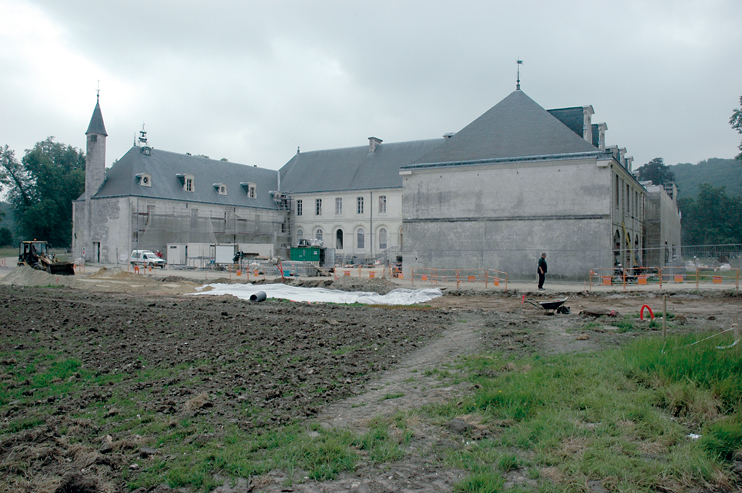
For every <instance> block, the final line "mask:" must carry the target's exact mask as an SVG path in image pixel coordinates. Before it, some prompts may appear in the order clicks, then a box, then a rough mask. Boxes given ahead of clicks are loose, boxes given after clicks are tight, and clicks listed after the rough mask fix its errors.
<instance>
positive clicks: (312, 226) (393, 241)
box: [292, 188, 402, 257]
mask: <svg viewBox="0 0 742 493" xmlns="http://www.w3.org/2000/svg"><path fill="white" fill-rule="evenodd" d="M292 216H293V223H294V224H293V231H292V234H293V243H294V245H296V242H297V241H298V240H299V239H301V238H313V239H315V238H316V239H321V240H322V241H323V244H324V246H326V247H328V248H334V249H335V254H336V255H338V256H359V257H378V256H380V255H383V254H384V253H385V252H397V251H399V250H400V247H401V244H400V239H401V238H400V233H401V229H402V190H401V189H398V188H393V189H382V190H356V191H346V192H324V193H295V194H292Z"/></svg>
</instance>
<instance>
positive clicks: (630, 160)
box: [626, 156, 634, 173]
mask: <svg viewBox="0 0 742 493" xmlns="http://www.w3.org/2000/svg"><path fill="white" fill-rule="evenodd" d="M633 167H634V157H633V156H628V157H627V158H626V169H627V170H629V173H632V168H633Z"/></svg>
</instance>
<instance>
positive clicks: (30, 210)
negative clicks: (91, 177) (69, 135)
mask: <svg viewBox="0 0 742 493" xmlns="http://www.w3.org/2000/svg"><path fill="white" fill-rule="evenodd" d="M1 157H2V159H0V166H1V167H2V170H3V176H2V177H0V179H2V182H3V184H5V185H6V186H7V187H8V189H9V194H8V198H9V201H10V203H11V206H12V209H13V213H14V215H15V218H16V226H17V229H18V231H19V232H20V234H22V235H23V236H24V237H26V238H38V239H39V240H46V241H48V242H49V243H51V244H52V245H53V246H69V245H70V242H71V240H72V201H73V200H76V199H77V198H78V197H79V196H80V195H82V193H83V191H84V190H85V155H84V154H83V153H82V151H79V150H78V149H76V148H74V147H72V146H65V145H64V144H62V143H59V142H54V137H49V138H47V139H46V140H44V141H42V142H37V143H36V145H34V147H33V148H32V149H29V150H27V151H26V154H25V156H23V160H22V162H21V163H19V162H18V161H17V160H16V159H15V155H14V153H13V151H11V150H9V149H8V146H5V148H4V150H3V151H2V155H1Z"/></svg>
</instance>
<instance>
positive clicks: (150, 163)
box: [93, 146, 278, 209]
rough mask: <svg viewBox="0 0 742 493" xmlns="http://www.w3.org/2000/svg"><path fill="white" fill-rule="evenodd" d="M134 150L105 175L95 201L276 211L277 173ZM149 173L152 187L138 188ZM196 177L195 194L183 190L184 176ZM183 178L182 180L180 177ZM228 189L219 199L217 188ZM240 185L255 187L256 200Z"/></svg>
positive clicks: (164, 153) (198, 158)
mask: <svg viewBox="0 0 742 493" xmlns="http://www.w3.org/2000/svg"><path fill="white" fill-rule="evenodd" d="M145 149H148V148H143V147H137V146H135V147H132V148H131V149H129V151H128V152H127V153H126V154H124V156H123V157H122V158H121V159H120V160H119V161H118V162H116V164H114V165H113V167H111V168H110V169H109V170H107V171H106V181H105V182H104V183H103V186H102V187H101V188H100V190H98V193H96V194H95V196H94V197H93V198H107V197H127V196H133V197H144V198H153V199H154V198H158V199H166V200H167V199H170V200H181V201H188V202H200V203H207V204H219V205H229V206H237V207H257V208H261V209H276V208H277V207H276V204H275V202H274V201H273V197H271V195H270V193H269V192H271V191H275V190H277V188H278V173H277V171H275V170H269V169H264V168H257V167H253V166H247V165H244V164H238V163H230V162H227V161H215V160H213V159H206V158H202V157H196V156H189V155H186V154H176V153H174V152H168V151H161V150H158V149H151V150H150V155H146V154H145V152H144V150H145ZM143 173H149V174H150V175H151V176H152V186H151V187H144V186H141V185H140V184H139V179H140V178H139V177H138V176H137V175H139V176H142V174H143ZM188 174H190V175H193V176H194V191H193V192H186V191H184V190H183V181H182V176H183V175H188ZM178 175H180V176H181V178H179V176H178ZM218 183H223V184H225V185H227V195H220V194H219V193H218V191H217V189H216V188H215V187H214V184H218ZM240 183H254V184H255V185H256V194H257V197H256V198H254V199H251V198H248V196H247V193H246V191H245V190H244V189H243V187H242V186H240Z"/></svg>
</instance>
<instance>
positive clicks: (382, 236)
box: [379, 228, 386, 250]
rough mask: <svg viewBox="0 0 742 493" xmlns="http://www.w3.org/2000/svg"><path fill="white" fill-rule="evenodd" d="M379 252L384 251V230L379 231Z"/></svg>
mask: <svg viewBox="0 0 742 493" xmlns="http://www.w3.org/2000/svg"><path fill="white" fill-rule="evenodd" d="M379 250H386V229H385V228H381V229H380V230H379Z"/></svg>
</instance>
